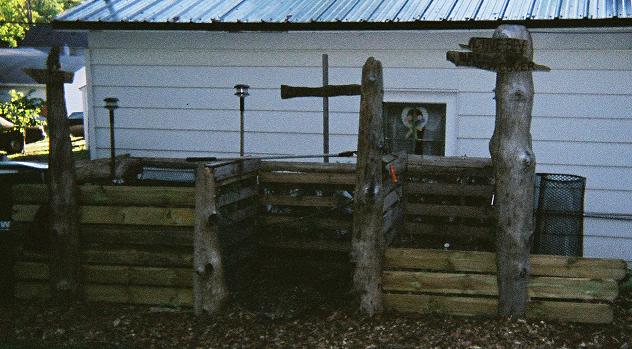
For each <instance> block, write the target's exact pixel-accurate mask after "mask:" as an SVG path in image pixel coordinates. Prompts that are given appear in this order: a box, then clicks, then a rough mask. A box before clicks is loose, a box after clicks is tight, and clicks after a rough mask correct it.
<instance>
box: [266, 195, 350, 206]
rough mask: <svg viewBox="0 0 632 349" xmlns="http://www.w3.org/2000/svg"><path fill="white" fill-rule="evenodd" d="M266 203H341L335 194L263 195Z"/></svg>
mask: <svg viewBox="0 0 632 349" xmlns="http://www.w3.org/2000/svg"><path fill="white" fill-rule="evenodd" d="M261 203H262V204H264V205H277V206H302V207H336V206H339V205H341V204H344V203H341V202H340V199H338V198H336V197H334V196H315V195H303V196H291V195H264V196H262V197H261Z"/></svg>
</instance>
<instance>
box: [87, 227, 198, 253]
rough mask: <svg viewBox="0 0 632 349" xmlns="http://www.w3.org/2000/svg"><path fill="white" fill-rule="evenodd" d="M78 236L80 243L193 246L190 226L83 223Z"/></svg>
mask: <svg viewBox="0 0 632 349" xmlns="http://www.w3.org/2000/svg"><path fill="white" fill-rule="evenodd" d="M80 236H81V242H82V243H108V244H130V245H144V246H154V245H164V246H184V247H191V248H192V246H193V228H192V227H161V226H142V225H132V226H128V225H103V224H88V225H86V224H83V225H81V228H80Z"/></svg>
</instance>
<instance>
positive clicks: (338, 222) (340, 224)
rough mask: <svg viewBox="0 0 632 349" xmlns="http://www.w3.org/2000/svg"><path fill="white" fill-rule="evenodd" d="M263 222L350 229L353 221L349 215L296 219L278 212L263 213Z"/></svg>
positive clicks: (280, 224) (265, 224)
mask: <svg viewBox="0 0 632 349" xmlns="http://www.w3.org/2000/svg"><path fill="white" fill-rule="evenodd" d="M263 224H264V226H267V225H272V228H273V227H274V226H279V227H283V226H300V225H304V224H309V225H310V226H315V227H318V228H322V229H347V230H348V229H351V228H352V225H353V222H352V218H351V217H349V218H347V219H344V218H331V217H317V218H314V219H298V217H295V216H290V215H280V214H271V213H269V214H266V215H263ZM266 228H267V227H266Z"/></svg>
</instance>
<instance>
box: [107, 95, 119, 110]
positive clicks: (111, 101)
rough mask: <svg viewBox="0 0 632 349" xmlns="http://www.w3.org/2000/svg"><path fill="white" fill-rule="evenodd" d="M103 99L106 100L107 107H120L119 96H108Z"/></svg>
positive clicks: (112, 108)
mask: <svg viewBox="0 0 632 349" xmlns="http://www.w3.org/2000/svg"><path fill="white" fill-rule="evenodd" d="M103 101H104V102H105V109H109V110H114V109H116V108H118V101H119V100H118V98H114V97H108V98H105V99H104V100H103Z"/></svg>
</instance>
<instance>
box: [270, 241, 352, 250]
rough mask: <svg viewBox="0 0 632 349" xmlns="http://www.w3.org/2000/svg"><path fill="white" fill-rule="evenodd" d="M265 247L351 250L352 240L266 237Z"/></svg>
mask: <svg viewBox="0 0 632 349" xmlns="http://www.w3.org/2000/svg"><path fill="white" fill-rule="evenodd" d="M261 245H262V246H264V247H271V248H275V249H290V250H310V251H333V252H345V253H346V252H349V251H350V250H351V242H349V241H323V240H278V239H272V238H264V239H262V241H261Z"/></svg>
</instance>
